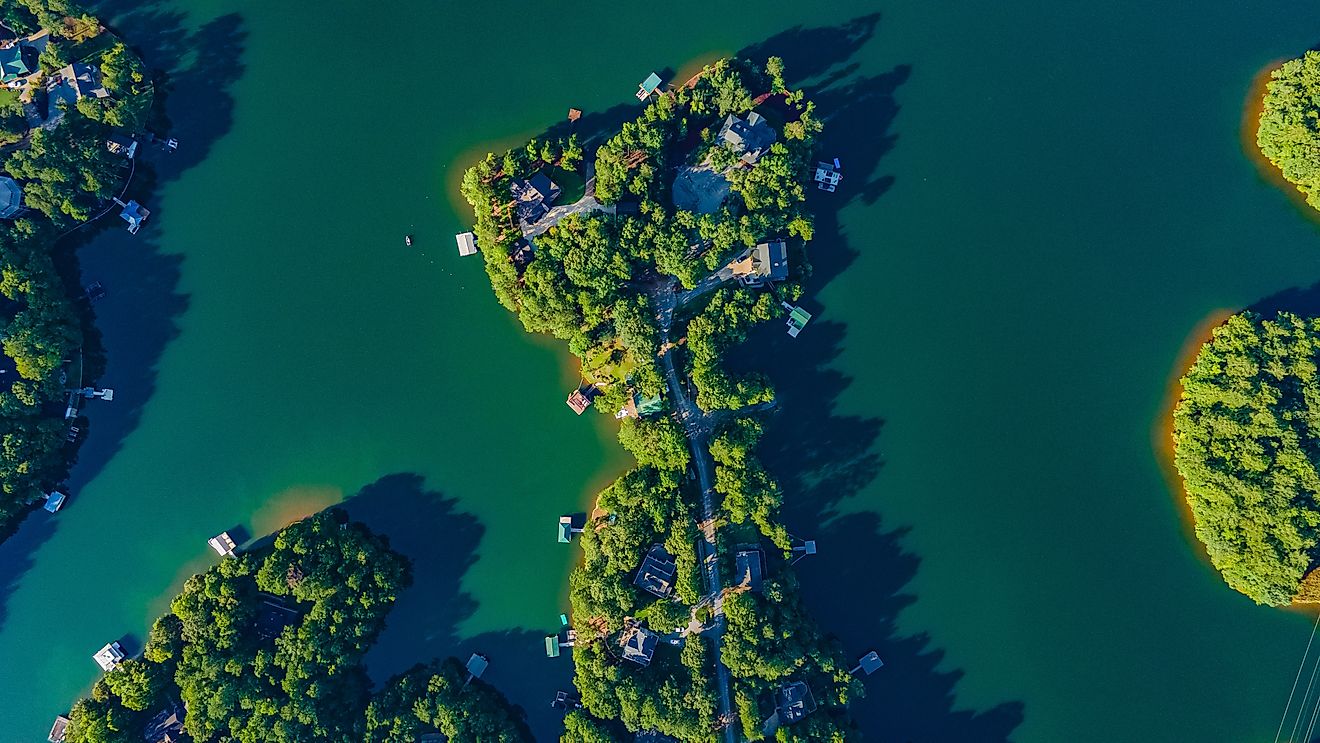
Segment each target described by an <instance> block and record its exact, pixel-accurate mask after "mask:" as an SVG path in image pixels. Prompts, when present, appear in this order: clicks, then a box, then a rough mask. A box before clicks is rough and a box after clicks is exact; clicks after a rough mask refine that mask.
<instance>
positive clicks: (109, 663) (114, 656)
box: [92, 642, 125, 672]
mask: <svg viewBox="0 0 1320 743" xmlns="http://www.w3.org/2000/svg"><path fill="white" fill-rule="evenodd" d="M124 657H125V656H124V648H123V647H122V646H121V645H120V644H119V643H117V642H109V643H106V645H105V647H103V648H101V649H100V650H98V651H96V653H94V654H93V655H92V660H94V661H96V665H98V666H100V667H101V670H102V671H106V672H109V671H113V670H115V667H116V666H118V665H119V664H120V662H121V661H123V660H124Z"/></svg>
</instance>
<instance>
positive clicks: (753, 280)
mask: <svg viewBox="0 0 1320 743" xmlns="http://www.w3.org/2000/svg"><path fill="white" fill-rule="evenodd" d="M727 268H728V269H729V270H730V271H731V272H732V275H733V277H734V278H736V279H738V280H739V281H741V282H742V283H743V284H744V285H745V286H763V285H765V284H767V283H769V282H772V281H783V280H784V279H787V278H788V246H787V245H785V244H784V241H783V240H771V241H769V242H763V243H761V244H760V245H757V246H756V247H754V248H749V249H748V250H746V251H745V252H743V254H742V255H741V256H739V257H738V259H737V260H735V261H733V262H732V263H730V264H729V265H728V266H727Z"/></svg>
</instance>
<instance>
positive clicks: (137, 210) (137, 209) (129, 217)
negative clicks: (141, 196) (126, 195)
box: [116, 199, 151, 235]
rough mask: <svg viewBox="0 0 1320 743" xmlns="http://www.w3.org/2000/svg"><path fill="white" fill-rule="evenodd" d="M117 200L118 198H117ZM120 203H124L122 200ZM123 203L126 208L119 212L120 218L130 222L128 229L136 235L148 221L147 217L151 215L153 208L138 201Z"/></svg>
mask: <svg viewBox="0 0 1320 743" xmlns="http://www.w3.org/2000/svg"><path fill="white" fill-rule="evenodd" d="M116 201H118V200H117V199H116ZM120 203H121V204H122V202H120ZM122 205H123V207H124V210H123V211H122V212H120V213H119V218H120V219H122V220H124V221H125V222H128V231H129V232H131V233H132V234H134V235H136V234H137V233H138V230H140V229H142V224H143V223H144V222H146V221H147V217H150V216H151V210H149V209H147V208H146V207H144V206H142V205H141V204H139V203H137V202H136V201H129V202H128V203H127V204H122Z"/></svg>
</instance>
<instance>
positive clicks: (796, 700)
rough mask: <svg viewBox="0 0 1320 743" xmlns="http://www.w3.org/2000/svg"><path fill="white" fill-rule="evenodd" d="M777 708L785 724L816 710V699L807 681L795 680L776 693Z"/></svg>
mask: <svg viewBox="0 0 1320 743" xmlns="http://www.w3.org/2000/svg"><path fill="white" fill-rule="evenodd" d="M775 709H776V710H777V711H778V712H779V718H780V719H781V720H783V721H784V723H785V724H792V723H794V722H797V721H798V720H801V719H802V718H804V717H806V716H807V715H809V714H811V713H812V712H815V711H816V699H815V697H813V696H812V695H811V687H809V686H807V684H806V682H805V681H793V682H790V683H787V684H784V685H783V686H781V687H779V691H777V692H776V693H775Z"/></svg>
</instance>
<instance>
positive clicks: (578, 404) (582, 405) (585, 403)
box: [568, 388, 591, 415]
mask: <svg viewBox="0 0 1320 743" xmlns="http://www.w3.org/2000/svg"><path fill="white" fill-rule="evenodd" d="M568 407H570V408H572V409H573V412H574V413H577V414H578V415H582V414H583V413H585V412H586V411H587V408H589V407H591V398H590V397H587V396H586V395H585V394H583V392H582V390H581V388H579V389H576V390H573V394H571V395H569V396H568Z"/></svg>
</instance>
